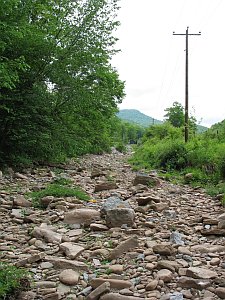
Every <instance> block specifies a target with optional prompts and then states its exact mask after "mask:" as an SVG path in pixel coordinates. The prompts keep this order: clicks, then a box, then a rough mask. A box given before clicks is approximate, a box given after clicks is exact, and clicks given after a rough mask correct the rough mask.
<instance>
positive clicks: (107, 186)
mask: <svg viewBox="0 0 225 300" xmlns="http://www.w3.org/2000/svg"><path fill="white" fill-rule="evenodd" d="M117 188H118V186H117V184H116V183H115V182H101V183H99V184H96V186H95V190H94V192H95V193H97V192H101V191H105V190H114V189H117Z"/></svg>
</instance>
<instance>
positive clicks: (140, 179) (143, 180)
mask: <svg viewBox="0 0 225 300" xmlns="http://www.w3.org/2000/svg"><path fill="white" fill-rule="evenodd" d="M133 184H134V185H138V184H143V185H149V186H157V185H160V181H159V179H158V178H156V177H154V176H149V175H147V174H137V175H136V177H135V179H134V182H133Z"/></svg>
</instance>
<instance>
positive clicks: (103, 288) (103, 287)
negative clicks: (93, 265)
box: [86, 282, 110, 300]
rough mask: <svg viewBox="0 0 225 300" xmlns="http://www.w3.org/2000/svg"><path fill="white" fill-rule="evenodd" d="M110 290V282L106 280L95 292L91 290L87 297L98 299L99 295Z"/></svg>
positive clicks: (87, 299) (88, 299)
mask: <svg viewBox="0 0 225 300" xmlns="http://www.w3.org/2000/svg"><path fill="white" fill-rule="evenodd" d="M109 291H110V283H109V282H104V283H102V284H101V285H99V286H98V287H97V288H96V289H95V290H94V291H93V292H91V293H90V294H89V295H88V296H87V297H86V300H98V299H99V297H100V296H101V295H103V294H105V293H108V292H109Z"/></svg>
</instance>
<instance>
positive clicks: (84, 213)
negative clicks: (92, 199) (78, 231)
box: [63, 208, 100, 225]
mask: <svg viewBox="0 0 225 300" xmlns="http://www.w3.org/2000/svg"><path fill="white" fill-rule="evenodd" d="M98 219H100V212H99V211H97V210H95V209H90V208H80V209H75V210H73V211H70V212H68V213H66V214H65V218H64V220H63V222H64V223H66V224H83V225H90V224H91V223H92V222H93V221H95V220H98Z"/></svg>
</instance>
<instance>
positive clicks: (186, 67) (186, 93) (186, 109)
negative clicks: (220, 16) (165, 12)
mask: <svg viewBox="0 0 225 300" xmlns="http://www.w3.org/2000/svg"><path fill="white" fill-rule="evenodd" d="M188 29H189V27H187V29H186V33H175V32H173V35H185V36H186V63H185V115H184V139H185V143H187V142H188V134H189V126H188V121H189V118H188V36H189V35H197V36H199V35H201V32H200V31H199V33H188Z"/></svg>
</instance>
